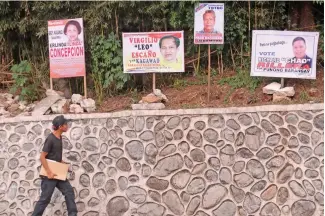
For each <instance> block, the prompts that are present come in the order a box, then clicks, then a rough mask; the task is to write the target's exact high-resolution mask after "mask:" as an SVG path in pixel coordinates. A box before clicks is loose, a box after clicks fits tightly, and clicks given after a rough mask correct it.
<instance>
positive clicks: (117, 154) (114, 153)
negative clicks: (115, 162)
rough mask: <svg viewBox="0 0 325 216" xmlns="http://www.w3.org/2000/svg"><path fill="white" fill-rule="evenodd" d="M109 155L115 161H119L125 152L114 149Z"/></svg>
mask: <svg viewBox="0 0 325 216" xmlns="http://www.w3.org/2000/svg"><path fill="white" fill-rule="evenodd" d="M108 154H109V155H110V156H111V157H113V158H115V159H118V158H120V157H121V156H122V155H123V154H124V151H123V150H122V149H120V148H112V149H110V150H109V152H108Z"/></svg>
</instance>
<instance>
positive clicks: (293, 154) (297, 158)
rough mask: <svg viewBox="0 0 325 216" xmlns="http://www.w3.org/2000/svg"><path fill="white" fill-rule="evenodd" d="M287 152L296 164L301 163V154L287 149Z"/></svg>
mask: <svg viewBox="0 0 325 216" xmlns="http://www.w3.org/2000/svg"><path fill="white" fill-rule="evenodd" d="M285 154H286V156H287V157H288V158H290V159H291V160H292V161H293V162H294V163H296V164H300V163H301V161H302V159H301V157H300V156H299V154H298V153H297V152H295V151H291V150H287V151H286V153H285Z"/></svg>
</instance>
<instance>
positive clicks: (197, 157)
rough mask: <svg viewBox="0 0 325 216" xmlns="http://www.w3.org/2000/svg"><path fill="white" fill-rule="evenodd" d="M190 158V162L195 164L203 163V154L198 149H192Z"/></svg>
mask: <svg viewBox="0 0 325 216" xmlns="http://www.w3.org/2000/svg"><path fill="white" fill-rule="evenodd" d="M190 156H191V158H192V160H193V161H195V162H203V161H205V153H204V152H203V151H202V150H201V149H199V148H195V149H193V150H192V151H191V152H190Z"/></svg>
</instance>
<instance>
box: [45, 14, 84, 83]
mask: <svg viewBox="0 0 325 216" xmlns="http://www.w3.org/2000/svg"><path fill="white" fill-rule="evenodd" d="M48 37H49V58H50V77H51V78H62V77H80V76H85V75H86V64H85V50H84V29H83V21H82V18H77V19H63V20H49V21H48Z"/></svg>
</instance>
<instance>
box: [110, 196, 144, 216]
mask: <svg viewBox="0 0 325 216" xmlns="http://www.w3.org/2000/svg"><path fill="white" fill-rule="evenodd" d="M129 206H130V204H129V201H128V200H127V199H126V198H125V197H122V196H117V197H113V198H112V199H110V200H109V201H108V203H107V205H106V212H107V214H108V215H109V216H122V215H124V213H125V212H127V211H128V210H129ZM138 211H139V210H138Z"/></svg>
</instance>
